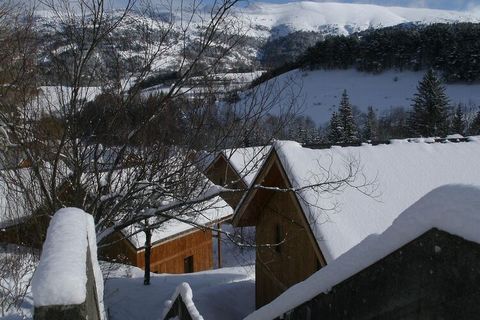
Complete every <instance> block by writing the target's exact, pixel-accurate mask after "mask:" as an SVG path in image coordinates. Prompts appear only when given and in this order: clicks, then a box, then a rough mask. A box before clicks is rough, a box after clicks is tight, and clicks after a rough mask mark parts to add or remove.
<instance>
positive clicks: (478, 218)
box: [245, 185, 480, 320]
mask: <svg viewBox="0 0 480 320" xmlns="http://www.w3.org/2000/svg"><path fill="white" fill-rule="evenodd" d="M432 228H437V229H440V230H443V231H446V232H449V233H450V234H454V235H457V236H460V237H462V238H464V239H467V240H470V241H474V242H477V243H480V232H478V231H479V230H480V188H479V187H478V186H467V185H447V186H442V187H439V188H437V189H435V190H433V191H431V192H429V193H428V194H427V195H426V196H424V197H423V198H421V199H420V200H419V201H417V202H416V203H414V204H413V205H412V206H411V207H409V208H408V209H407V210H406V211H404V212H403V213H402V214H400V216H399V217H398V218H397V219H396V220H395V221H394V222H393V224H392V225H391V226H390V227H389V228H388V229H387V230H385V231H384V232H383V233H382V234H379V235H378V234H374V235H370V236H369V237H367V238H366V239H364V240H363V241H362V242H360V243H359V244H358V245H357V246H355V247H353V248H352V249H351V250H349V251H348V252H346V253H345V254H344V255H342V256H340V257H339V258H338V259H337V260H335V261H333V262H332V263H330V264H328V265H327V266H326V267H324V268H322V269H321V270H320V271H318V272H316V273H315V274H313V275H312V276H311V277H310V278H308V279H307V280H305V281H303V282H300V283H298V284H296V285H294V286H293V287H291V288H290V289H288V290H287V291H285V292H284V293H283V294H282V295H280V296H279V297H278V298H277V299H275V300H274V301H273V302H271V303H269V304H268V305H266V306H264V307H262V308H260V309H259V310H257V311H255V312H254V313H252V314H250V315H249V316H248V317H246V318H245V320H257V319H258V320H260V319H261V320H267V319H274V318H277V317H279V316H281V315H282V314H284V313H286V312H287V311H289V310H291V309H293V308H294V307H296V306H298V305H300V304H302V303H304V302H306V301H309V300H310V299H312V298H314V297H315V296H317V295H318V294H320V293H322V292H328V291H329V290H330V289H331V288H332V287H333V286H335V285H336V284H339V283H340V282H342V281H344V280H346V279H348V278H349V277H351V276H353V275H354V274H356V273H357V272H359V271H361V270H363V269H365V268H367V267H368V266H370V265H372V264H373V263H375V262H376V261H378V260H380V259H382V258H384V257H385V256H387V255H388V254H390V253H392V252H393V251H395V250H397V249H399V248H401V247H402V246H404V245H405V244H407V243H408V242H410V241H412V240H414V239H416V238H418V237H419V236H421V235H422V234H423V233H425V232H426V231H428V230H430V229H432ZM431 249H432V251H434V252H435V253H437V254H441V248H439V247H437V246H435V247H432V248H431Z"/></svg>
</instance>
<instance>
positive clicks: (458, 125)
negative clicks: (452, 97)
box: [450, 106, 465, 135]
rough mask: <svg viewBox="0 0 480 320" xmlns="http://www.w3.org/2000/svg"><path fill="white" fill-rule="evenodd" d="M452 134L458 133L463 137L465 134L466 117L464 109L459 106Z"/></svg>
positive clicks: (451, 130)
mask: <svg viewBox="0 0 480 320" xmlns="http://www.w3.org/2000/svg"><path fill="white" fill-rule="evenodd" d="M450 133H458V134H461V135H463V134H464V133H465V117H464V115H463V111H462V107H461V106H458V107H457V109H456V110H455V114H454V115H453V119H452V127H451V129H450Z"/></svg>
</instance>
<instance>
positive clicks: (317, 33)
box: [38, 1, 480, 73]
mask: <svg viewBox="0 0 480 320" xmlns="http://www.w3.org/2000/svg"><path fill="white" fill-rule="evenodd" d="M172 13H173V15H174V17H175V20H176V22H177V25H175V26H174V28H173V30H172V32H171V33H170V34H169V38H168V41H167V42H164V43H161V44H160V43H159V44H158V46H163V47H164V48H162V55H161V57H160V58H159V61H155V63H154V66H153V70H152V71H153V72H159V73H161V72H164V71H173V70H176V67H177V66H178V65H179V63H180V61H181V59H180V57H181V52H182V50H183V48H184V45H183V43H182V40H181V39H186V41H185V43H186V44H187V46H186V48H187V49H188V50H193V51H194V50H195V43H196V42H198V41H199V40H200V39H201V31H202V30H204V28H206V26H207V22H208V20H209V17H210V14H209V12H208V10H206V9H204V11H202V12H197V13H196V14H195V15H194V16H193V17H191V16H189V15H188V14H185V15H183V16H182V15H181V14H180V13H179V12H178V10H177V11H174V12H172ZM38 16H39V19H38V23H39V28H38V30H39V31H40V32H42V30H44V39H45V41H44V42H43V46H45V48H44V50H45V51H48V52H51V53H54V54H55V53H58V54H59V55H60V54H67V52H65V50H66V49H65V48H69V47H72V44H69V43H66V42H65V41H64V40H63V38H62V35H61V34H57V35H56V34H55V33H56V32H57V31H59V32H61V30H62V24H61V22H58V21H57V23H59V25H58V26H55V22H54V20H52V19H53V16H54V15H53V14H51V13H49V12H48V11H45V10H44V11H40V12H38ZM166 16H168V13H167V12H162V11H160V12H158V13H157V14H156V16H152V17H149V18H146V17H144V16H138V15H136V13H135V12H132V13H131V14H130V15H129V16H127V18H126V19H125V22H124V24H123V25H121V26H120V27H119V28H118V29H117V30H116V32H115V37H116V38H117V39H118V41H116V43H117V44H116V45H115V46H116V47H117V50H120V56H121V58H122V59H124V60H125V63H126V64H135V63H136V62H135V59H138V58H139V57H141V56H142V54H143V51H144V50H145V48H147V49H148V48H149V46H150V47H151V46H152V44H148V45H147V44H145V43H142V39H136V41H134V42H132V41H129V40H128V39H130V40H131V35H130V32H131V31H132V30H141V29H142V28H144V27H145V26H150V28H153V29H154V30H157V31H158V33H161V26H160V25H161V23H160V24H158V23H156V22H158V21H165V19H166ZM232 16H233V17H234V18H236V19H237V20H236V22H235V23H236V24H235V26H238V27H240V29H238V28H231V30H230V29H229V28H226V29H227V31H226V32H227V33H228V32H238V33H239V34H243V35H246V37H244V39H243V40H241V41H240V42H239V43H240V45H237V46H236V47H235V48H234V49H233V50H232V52H231V53H230V54H229V56H228V57H226V59H224V62H223V64H222V65H221V66H219V68H218V70H217V72H238V71H242V72H243V71H248V70H252V69H253V68H258V65H259V61H261V63H263V64H264V65H269V64H268V63H265V61H262V60H261V58H262V54H261V53H262V52H263V51H262V48H264V46H265V44H266V43H267V42H268V43H269V40H271V39H275V38H278V37H281V36H284V35H287V34H289V33H291V32H295V31H311V32H314V36H312V38H311V39H310V40H311V41H309V42H308V43H306V41H304V43H302V44H301V45H300V46H299V47H298V48H296V49H295V50H296V51H298V54H301V53H302V52H303V50H304V49H306V47H308V46H309V45H311V44H312V43H314V42H315V41H317V40H318V39H321V38H322V36H325V35H338V34H342V35H347V34H351V33H354V32H359V31H363V30H366V29H369V28H381V27H386V26H393V25H398V24H405V23H414V24H429V23H435V22H446V23H454V22H480V13H469V12H459V11H446V10H433V9H419V8H401V7H383V6H378V5H368V4H346V3H327V2H311V1H300V2H289V3H284V4H272V3H258V2H257V3H252V4H251V5H249V6H247V7H244V8H234V9H233V12H232ZM182 17H183V18H182ZM185 17H191V18H192V20H191V22H192V23H191V25H190V27H189V29H188V30H187V32H186V34H184V33H183V29H182V27H184V26H185V23H184V24H183V25H182V24H181V23H180V22H181V20H182V19H185ZM155 19H157V21H155ZM52 25H53V28H52ZM182 37H185V38H182ZM225 38H228V37H225ZM179 39H180V40H179ZM230 40H231V39H230ZM221 41H222V40H221V39H220V40H219V41H217V42H215V46H216V48H212V52H215V50H217V49H218V48H222V47H228V45H226V44H225V43H222V42H221ZM153 46H155V44H153ZM210 60H212V61H214V60H215V59H213V58H212V59H210ZM208 61H209V58H208V57H207V59H206V63H208ZM49 62H50V59H47V58H45V59H44V63H45V64H46V68H48V63H49ZM105 64H108V61H106V62H105Z"/></svg>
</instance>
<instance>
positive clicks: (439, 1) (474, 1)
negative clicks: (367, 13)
mask: <svg viewBox="0 0 480 320" xmlns="http://www.w3.org/2000/svg"><path fill="white" fill-rule="evenodd" d="M0 1H1V0H0ZM107 1H108V2H113V3H114V4H115V6H122V4H124V3H126V2H127V1H128V0H107ZM137 1H142V0H137ZM147 1H152V2H161V1H165V0H147ZM171 1H173V2H175V0H171ZM178 1H179V0H178ZM184 1H185V0H184ZM197 1H199V0H197ZM201 1H202V2H205V3H207V2H209V1H212V2H213V1H214V0H201ZM242 1H246V2H248V3H254V2H272V3H284V2H293V1H298V0H242ZM310 1H317V2H342V3H369V4H378V5H385V6H400V7H416V8H432V9H446V10H460V11H473V10H475V11H478V12H480V0H310ZM167 2H168V1H167Z"/></svg>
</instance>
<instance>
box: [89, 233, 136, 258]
mask: <svg viewBox="0 0 480 320" xmlns="http://www.w3.org/2000/svg"><path fill="white" fill-rule="evenodd" d="M106 244H110V245H108V246H105V247H101V248H100V251H99V254H98V255H99V257H100V258H101V259H103V260H107V261H112V262H119V263H124V264H130V265H132V266H137V250H136V249H135V247H134V246H133V245H132V244H131V243H130V242H129V241H128V240H126V239H125V238H124V236H123V235H121V234H119V233H114V234H112V235H111V236H109V237H108V238H107V239H106V240H105V241H103V242H102V245H106Z"/></svg>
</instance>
